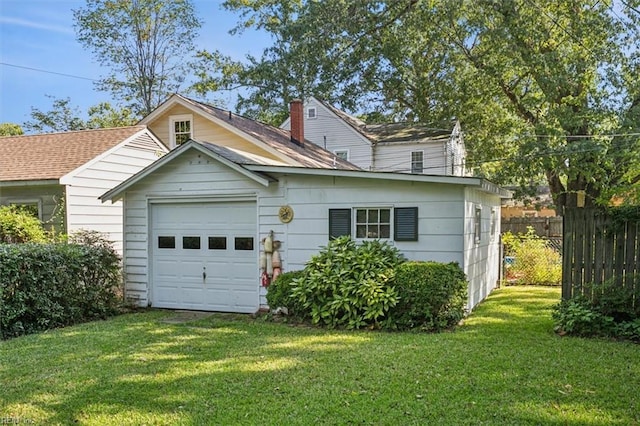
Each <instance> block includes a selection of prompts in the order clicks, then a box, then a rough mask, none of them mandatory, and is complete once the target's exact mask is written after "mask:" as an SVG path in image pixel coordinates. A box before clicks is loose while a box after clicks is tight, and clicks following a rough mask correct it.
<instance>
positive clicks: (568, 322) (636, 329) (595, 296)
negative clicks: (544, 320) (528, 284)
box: [553, 282, 640, 341]
mask: <svg viewBox="0 0 640 426" xmlns="http://www.w3.org/2000/svg"><path fill="white" fill-rule="evenodd" d="M635 287H636V288H638V285H637V283H636V286H635ZM639 296H640V289H638V290H636V291H635V292H634V290H633V289H632V288H629V287H622V286H618V285H615V284H614V283H613V282H607V283H604V284H589V285H586V286H585V287H584V288H583V293H582V294H579V295H577V296H575V297H573V298H571V299H569V300H563V301H562V302H560V303H559V304H558V305H556V306H555V307H554V310H553V319H554V323H555V330H556V331H557V332H559V333H561V334H569V335H572V336H583V337H613V338H620V339H628V340H634V341H640V306H638V301H640V298H639Z"/></svg>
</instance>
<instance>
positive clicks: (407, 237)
mask: <svg viewBox="0 0 640 426" xmlns="http://www.w3.org/2000/svg"><path fill="white" fill-rule="evenodd" d="M393 212H394V221H393V229H394V240H396V241H418V208H417V207H396V208H395V209H393Z"/></svg>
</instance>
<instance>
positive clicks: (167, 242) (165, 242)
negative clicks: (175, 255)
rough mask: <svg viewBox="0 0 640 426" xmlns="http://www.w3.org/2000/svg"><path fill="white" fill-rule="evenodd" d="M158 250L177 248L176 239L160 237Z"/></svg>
mask: <svg viewBox="0 0 640 426" xmlns="http://www.w3.org/2000/svg"><path fill="white" fill-rule="evenodd" d="M158 248H161V249H174V248H176V237H158Z"/></svg>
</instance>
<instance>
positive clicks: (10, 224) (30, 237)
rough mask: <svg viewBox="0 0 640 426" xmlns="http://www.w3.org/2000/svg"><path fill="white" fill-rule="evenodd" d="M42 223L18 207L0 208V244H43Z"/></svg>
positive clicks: (45, 239) (45, 236) (45, 237)
mask: <svg viewBox="0 0 640 426" xmlns="http://www.w3.org/2000/svg"><path fill="white" fill-rule="evenodd" d="M46 241H47V234H46V232H45V230H44V228H43V227H42V223H40V221H39V220H38V218H36V217H34V216H33V214H32V213H30V212H29V211H27V210H25V209H23V208H21V207H20V206H3V207H0V243H27V242H34V243H44V242H46Z"/></svg>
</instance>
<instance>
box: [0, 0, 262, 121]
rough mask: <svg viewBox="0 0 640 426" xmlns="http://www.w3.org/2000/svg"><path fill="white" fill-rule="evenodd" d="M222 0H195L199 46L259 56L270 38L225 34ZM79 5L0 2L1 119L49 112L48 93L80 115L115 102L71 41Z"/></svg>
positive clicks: (227, 18) (76, 1) (45, 0)
mask: <svg viewBox="0 0 640 426" xmlns="http://www.w3.org/2000/svg"><path fill="white" fill-rule="evenodd" d="M221 3H222V2H221V1H218V0H194V4H195V7H196V10H197V14H198V16H199V17H200V18H201V20H202V21H203V26H202V28H201V29H200V37H199V38H198V40H197V42H196V43H197V46H198V48H205V49H208V50H214V49H219V50H221V51H222V52H223V53H224V54H227V55H230V56H232V57H233V58H235V59H242V58H244V56H245V55H246V54H247V53H251V54H254V55H259V54H260V52H262V49H264V48H265V47H266V46H268V45H269V42H270V40H269V37H268V36H267V35H265V34H260V33H257V32H245V33H243V34H241V35H235V36H231V35H229V34H228V31H229V30H230V29H231V28H233V27H234V25H235V24H236V22H237V20H238V18H237V16H236V15H235V14H233V13H230V12H227V11H225V10H223V9H222V8H221V7H220V4H221ZM84 5H85V1H84V0H0V123H5V122H9V123H17V124H22V123H24V122H25V121H29V120H30V119H31V115H30V114H31V107H35V108H38V109H40V110H42V111H48V110H49V109H50V108H51V103H52V99H50V98H48V97H47V95H51V96H53V97H55V98H67V97H68V98H70V99H71V104H72V105H74V106H77V107H78V108H79V109H80V110H81V112H83V113H84V112H86V110H87V108H88V107H90V106H92V105H96V104H98V103H99V102H102V101H109V102H112V103H114V102H113V100H112V99H111V98H110V95H109V94H108V93H105V92H98V91H96V90H95V89H94V84H93V82H92V81H91V80H92V79H97V78H99V77H100V76H101V75H104V74H106V70H103V69H101V67H100V66H99V65H98V63H97V62H96V61H95V60H94V59H93V58H92V56H91V53H90V52H89V51H86V50H84V49H83V48H82V46H81V45H80V44H79V43H78V42H77V41H76V37H75V32H74V29H73V13H72V9H78V8H80V7H83V6H84ZM29 68H31V69H29ZM36 70H43V71H47V72H42V71H36ZM60 74H65V75H60ZM71 76H74V77H71ZM223 100H224V101H226V102H227V103H228V105H220V106H227V107H233V105H234V102H235V99H234V98H233V97H232V96H231V95H228V96H227V98H226V99H223Z"/></svg>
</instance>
